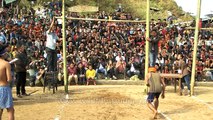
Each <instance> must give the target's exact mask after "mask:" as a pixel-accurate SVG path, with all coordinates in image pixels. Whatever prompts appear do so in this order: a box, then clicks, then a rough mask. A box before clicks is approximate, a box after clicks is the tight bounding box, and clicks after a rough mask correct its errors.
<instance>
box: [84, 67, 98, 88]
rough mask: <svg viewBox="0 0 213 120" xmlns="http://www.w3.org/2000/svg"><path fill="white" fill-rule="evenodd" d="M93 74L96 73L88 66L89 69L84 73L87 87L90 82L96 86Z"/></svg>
mask: <svg viewBox="0 0 213 120" xmlns="http://www.w3.org/2000/svg"><path fill="white" fill-rule="evenodd" d="M95 74H96V72H95V70H94V69H93V68H92V65H89V69H88V70H87V71H86V78H87V85H89V82H90V81H93V83H94V85H96V82H95Z"/></svg>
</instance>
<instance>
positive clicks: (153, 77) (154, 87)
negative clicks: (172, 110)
mask: <svg viewBox="0 0 213 120" xmlns="http://www.w3.org/2000/svg"><path fill="white" fill-rule="evenodd" d="M156 71H157V70H156V68H155V67H150V68H149V74H148V75H147V76H146V79H145V83H146V85H147V86H148V87H149V91H148V98H147V105H148V107H149V109H150V110H152V111H153V113H154V119H157V113H158V106H159V100H158V98H159V96H160V94H161V97H162V98H164V97H165V94H164V93H165V83H164V79H162V78H161V76H160V73H158V72H156ZM153 101H154V104H152V102H153Z"/></svg>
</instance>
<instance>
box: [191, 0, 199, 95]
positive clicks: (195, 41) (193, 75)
mask: <svg viewBox="0 0 213 120" xmlns="http://www.w3.org/2000/svg"><path fill="white" fill-rule="evenodd" d="M197 1H198V3H197V17H196V27H195V36H194V38H195V39H194V49H193V61H192V75H191V95H194V84H195V70H196V59H197V42H198V35H199V21H200V7H201V0H197Z"/></svg>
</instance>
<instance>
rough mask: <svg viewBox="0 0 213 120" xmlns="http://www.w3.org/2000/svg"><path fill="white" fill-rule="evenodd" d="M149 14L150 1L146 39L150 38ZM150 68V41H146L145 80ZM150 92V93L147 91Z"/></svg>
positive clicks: (147, 11) (148, 3) (148, 12)
mask: <svg viewBox="0 0 213 120" xmlns="http://www.w3.org/2000/svg"><path fill="white" fill-rule="evenodd" d="M149 14H150V1H149V0H147V7H146V38H149V29H150V27H149V25H150V23H149V21H150V18H149ZM148 67H149V41H147V40H146V57H145V77H144V78H145V79H146V76H147V74H148ZM147 92H148V91H147Z"/></svg>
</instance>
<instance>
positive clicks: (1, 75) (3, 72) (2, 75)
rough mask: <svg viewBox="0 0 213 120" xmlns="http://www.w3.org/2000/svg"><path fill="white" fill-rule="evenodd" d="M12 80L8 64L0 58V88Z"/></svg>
mask: <svg viewBox="0 0 213 120" xmlns="http://www.w3.org/2000/svg"><path fill="white" fill-rule="evenodd" d="M10 80H12V77H11V66H10V64H9V63H8V62H7V61H5V60H3V59H2V58H0V86H7V85H8V82H9V81H10Z"/></svg>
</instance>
